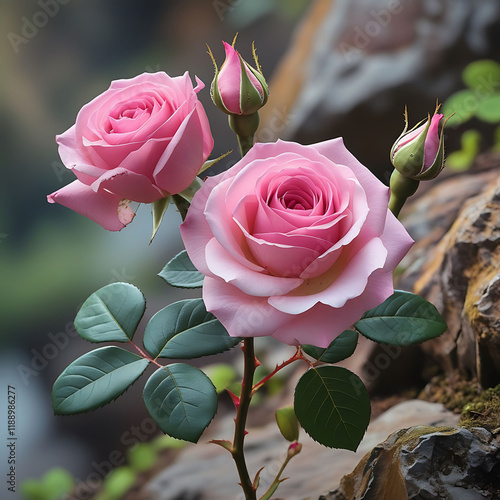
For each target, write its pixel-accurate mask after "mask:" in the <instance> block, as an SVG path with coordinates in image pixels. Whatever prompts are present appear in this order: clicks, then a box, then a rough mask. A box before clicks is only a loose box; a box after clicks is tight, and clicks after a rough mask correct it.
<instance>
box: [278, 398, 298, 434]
mask: <svg viewBox="0 0 500 500" xmlns="http://www.w3.org/2000/svg"><path fill="white" fill-rule="evenodd" d="M276 422H277V423H278V427H279V430H280V432H281V434H282V436H283V437H284V438H285V439H287V440H288V441H291V442H293V441H297V440H298V439H299V422H298V420H297V417H296V416H295V411H294V409H293V406H287V407H285V408H280V409H279V410H276Z"/></svg>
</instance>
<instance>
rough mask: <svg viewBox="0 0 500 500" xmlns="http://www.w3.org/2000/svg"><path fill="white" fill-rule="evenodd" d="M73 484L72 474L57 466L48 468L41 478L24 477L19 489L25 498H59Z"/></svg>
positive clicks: (71, 488) (41, 499) (49, 499)
mask: <svg viewBox="0 0 500 500" xmlns="http://www.w3.org/2000/svg"><path fill="white" fill-rule="evenodd" d="M74 486H75V481H74V479H73V476H72V475H71V474H70V473H69V472H68V471H66V470H64V469H61V468H59V467H57V468H54V469H51V470H49V471H48V472H47V473H46V474H45V475H44V476H43V477H42V478H41V479H26V480H25V481H23V482H22V484H21V488H20V489H21V494H22V496H23V498H24V499H25V500H59V499H60V498H61V497H63V496H64V495H68V494H69V493H71V491H72V490H73V488H74Z"/></svg>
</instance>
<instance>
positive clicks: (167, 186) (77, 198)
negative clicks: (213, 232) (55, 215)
mask: <svg viewBox="0 0 500 500" xmlns="http://www.w3.org/2000/svg"><path fill="white" fill-rule="evenodd" d="M196 82H197V84H198V85H197V87H196V88H194V89H193V84H192V82H191V79H190V77H189V74H188V73H187V72H186V73H185V74H184V75H183V76H179V77H175V78H171V77H170V76H168V75H167V74H166V73H163V72H158V73H152V74H151V73H144V74H142V75H139V76H136V77H135V78H131V79H129V80H116V81H114V82H112V83H111V86H110V87H109V89H108V90H106V91H105V92H104V93H102V94H101V95H99V96H98V97H96V98H95V99H94V100H92V101H91V102H89V103H88V104H87V105H85V106H84V107H83V108H82V109H81V110H80V112H79V113H78V116H77V118H76V123H75V125H73V126H72V127H71V128H70V129H68V130H67V131H66V132H64V134H62V135H59V136H57V137H56V141H57V143H58V144H59V155H60V156H61V159H62V161H63V163H64V164H65V165H66V167H68V168H70V169H71V170H72V171H73V172H74V173H75V174H76V176H77V178H78V180H76V181H74V182H72V183H71V184H69V185H68V186H65V187H63V188H62V189H60V190H58V191H56V192H55V193H52V194H51V195H49V196H48V201H49V202H50V203H60V204H61V205H64V206H66V207H68V208H71V209H72V210H75V211H77V212H79V213H81V214H82V215H85V216H86V217H88V218H90V219H92V220H94V221H95V222H97V223H98V224H100V225H101V226H102V227H104V228H105V229H109V230H111V231H118V230H120V229H122V228H123V227H124V226H126V225H127V224H128V223H129V222H131V220H132V219H133V217H134V212H133V211H132V209H131V208H130V206H129V202H130V201H135V202H139V203H151V202H153V201H156V200H159V199H160V198H164V197H166V196H168V195H169V194H174V193H179V192H181V191H183V190H184V189H186V188H187V187H188V186H189V185H190V184H191V182H192V181H193V180H194V178H195V177H196V175H197V174H198V172H199V171H200V168H201V166H202V165H203V163H204V161H205V160H206V159H207V157H208V155H209V154H210V152H211V151H212V148H213V138H212V134H211V132H210V125H209V123H208V119H207V116H206V114H205V110H204V109H203V106H202V104H201V103H200V101H199V100H198V97H197V95H196V94H197V92H199V91H200V90H201V89H202V88H203V87H204V85H203V83H202V82H201V81H200V80H199V79H198V78H197V79H196Z"/></svg>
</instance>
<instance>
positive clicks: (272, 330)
mask: <svg viewBox="0 0 500 500" xmlns="http://www.w3.org/2000/svg"><path fill="white" fill-rule="evenodd" d="M388 200H389V189H388V188H387V187H386V186H385V185H384V184H382V183H381V182H380V181H379V180H378V179H377V178H376V177H375V176H374V175H373V174H372V173H371V172H370V171H369V170H368V169H366V168H365V167H364V166H363V165H361V163H359V161H358V160H356V158H355V157H354V156H353V155H352V154H351V153H350V152H349V151H348V150H347V149H346V148H345V146H344V144H343V142H342V139H340V138H339V139H333V140H330V141H326V142H322V143H319V144H314V145H310V146H302V145H300V144H296V143H293V142H283V141H278V142H277V143H274V144H256V145H255V146H254V147H253V148H252V149H251V150H250V151H249V152H248V153H247V155H246V156H245V157H244V158H243V159H242V160H241V161H239V162H238V163H237V164H236V165H235V166H234V167H232V168H231V169H229V170H228V171H227V172H224V173H222V174H220V175H217V176H214V177H209V178H208V179H207V181H206V182H205V184H204V185H203V187H202V188H201V189H200V190H199V191H198V192H197V193H196V195H195V197H194V199H193V203H192V204H191V207H190V209H189V211H188V215H187V218H186V220H185V222H184V223H183V224H182V225H181V235H182V238H183V240H184V243H185V246H186V249H187V252H188V254H189V257H190V258H191V260H192V261H193V263H194V265H195V266H196V267H197V268H198V269H199V271H201V272H202V273H203V274H204V275H205V276H206V277H205V281H204V284H203V300H204V301H205V304H206V306H207V309H208V310H209V311H211V312H212V313H213V314H215V316H217V318H218V319H219V320H220V321H221V323H222V324H223V325H224V326H225V327H226V329H227V330H228V332H229V334H230V335H232V336H241V337H257V336H265V335H271V336H273V337H275V338H276V339H278V340H280V341H282V342H284V343H286V344H290V345H298V344H313V345H316V346H320V347H326V346H327V345H328V344H329V343H330V342H331V341H332V340H333V339H334V338H335V337H337V336H338V335H339V334H340V333H341V332H342V331H344V330H345V329H346V328H348V327H350V326H351V325H352V324H353V323H354V322H356V321H357V320H358V319H360V317H361V316H362V315H363V313H364V312H365V311H366V310H368V309H370V308H372V307H375V306H377V305H378V304H380V303H381V302H383V301H384V300H385V299H386V298H387V297H389V296H390V295H391V294H392V293H393V291H394V288H393V280H392V272H393V271H394V269H395V267H396V266H397V264H398V263H399V262H400V260H401V259H402V258H403V256H404V255H405V254H406V252H407V251H408V250H409V248H410V247H411V245H412V243H413V240H412V239H411V238H410V236H409V235H408V233H407V232H406V230H405V229H404V227H403V226H402V225H401V223H400V222H399V221H398V220H397V219H396V218H395V217H394V216H393V214H392V213H391V212H390V211H389V210H388V208H387V204H388Z"/></svg>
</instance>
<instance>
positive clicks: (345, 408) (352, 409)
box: [294, 366, 370, 451]
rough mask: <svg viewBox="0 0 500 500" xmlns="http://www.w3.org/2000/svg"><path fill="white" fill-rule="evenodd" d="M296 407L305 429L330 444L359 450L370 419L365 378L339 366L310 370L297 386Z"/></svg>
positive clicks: (331, 446) (314, 436)
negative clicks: (362, 380) (363, 379)
mask: <svg viewBox="0 0 500 500" xmlns="http://www.w3.org/2000/svg"><path fill="white" fill-rule="evenodd" d="M294 408H295V414H296V415H297V418H298V419H299V422H300V424H301V425H302V427H303V428H304V430H305V431H306V432H307V433H308V434H309V435H310V436H311V437H312V438H313V439H314V440H315V441H318V442H319V443H321V444H322V445H324V446H328V447H329V448H343V449H346V450H352V451H356V449H357V447H358V445H359V443H360V442H361V439H362V438H363V436H364V434H365V431H366V428H367V427H368V423H369V421H370V398H369V397H368V392H367V390H366V388H365V386H364V385H363V382H361V380H360V378H359V377H358V376H357V375H355V374H354V373H352V372H350V371H349V370H346V369H345V368H341V367H339V366H321V367H319V368H313V369H311V370H309V371H307V372H306V373H305V374H304V375H303V376H302V377H301V378H300V380H299V382H298V384H297V387H296V388H295V399H294Z"/></svg>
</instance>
